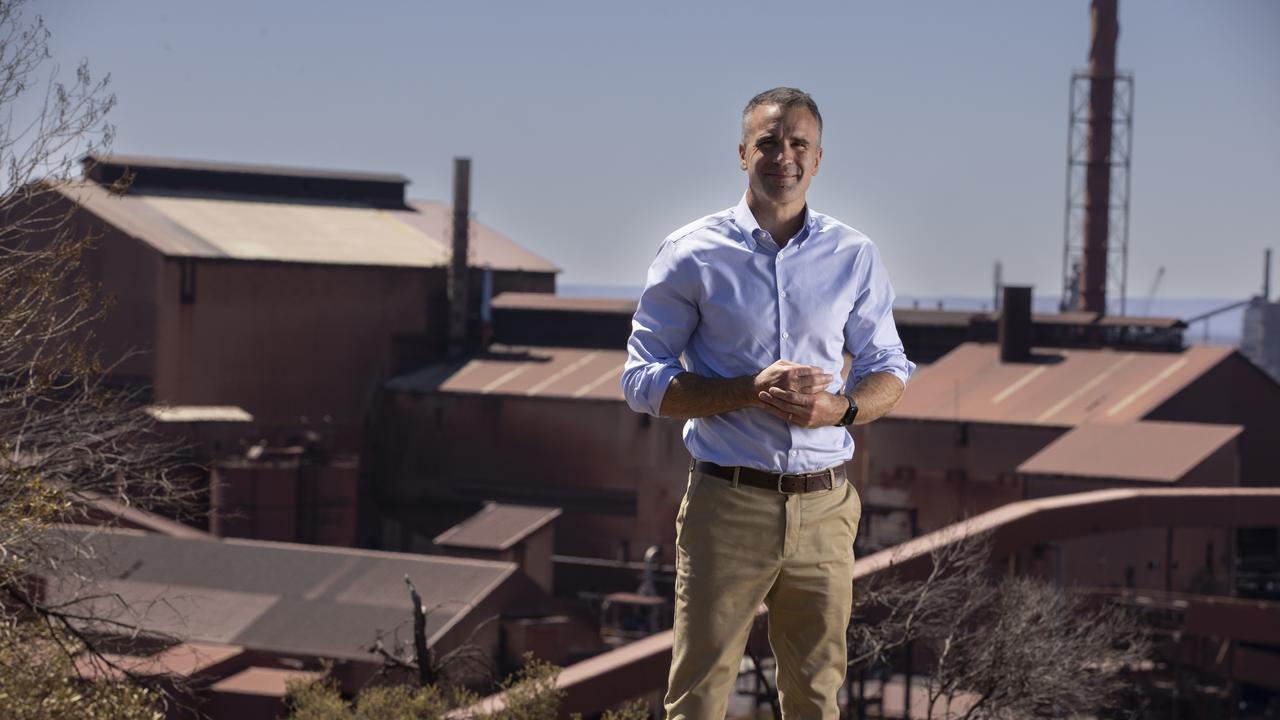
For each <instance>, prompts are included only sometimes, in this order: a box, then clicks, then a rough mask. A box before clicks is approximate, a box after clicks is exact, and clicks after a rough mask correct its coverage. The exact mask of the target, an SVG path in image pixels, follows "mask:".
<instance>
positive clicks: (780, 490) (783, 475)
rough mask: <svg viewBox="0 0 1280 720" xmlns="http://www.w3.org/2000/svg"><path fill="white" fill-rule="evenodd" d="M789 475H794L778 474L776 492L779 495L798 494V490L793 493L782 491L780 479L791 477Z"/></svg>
mask: <svg viewBox="0 0 1280 720" xmlns="http://www.w3.org/2000/svg"><path fill="white" fill-rule="evenodd" d="M791 474H794V473H778V492H779V493H781V494H783V495H799V494H800V491H799V490H797V491H795V492H787V491H786V490H783V489H782V479H783V478H785V477H786V476H787V475H791Z"/></svg>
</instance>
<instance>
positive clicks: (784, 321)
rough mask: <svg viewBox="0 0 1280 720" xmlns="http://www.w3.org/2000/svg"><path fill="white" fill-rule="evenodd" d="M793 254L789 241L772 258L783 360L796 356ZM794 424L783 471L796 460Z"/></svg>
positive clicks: (790, 429) (788, 469) (779, 350)
mask: <svg viewBox="0 0 1280 720" xmlns="http://www.w3.org/2000/svg"><path fill="white" fill-rule="evenodd" d="M794 255H795V249H794V248H793V247H792V246H791V244H790V243H788V244H787V246H786V247H784V248H782V249H781V250H779V251H778V254H777V255H776V256H774V259H773V270H774V281H775V283H774V289H775V291H776V292H777V293H778V296H777V301H778V328H777V333H778V334H777V337H778V357H779V358H781V359H783V360H793V361H794V358H795V357H797V356H796V354H795V338H793V337H792V335H791V328H792V326H793V325H794V323H793V318H792V313H791V303H790V301H789V300H788V299H787V290H788V288H790V287H791V283H790V281H789V279H790V277H791V276H792V274H793V270H792V268H794V267H795V262H794V260H792V259H791V258H792V257H793V256H794ZM795 430H796V428H795V426H794V425H792V424H790V423H787V449H786V453H787V455H786V458H785V459H784V460H783V467H782V470H783V472H790V471H791V469H792V468H793V467H794V465H795V463H796V461H797V455H798V451H797V450H796V449H795V444H796V443H795V439H796V438H795Z"/></svg>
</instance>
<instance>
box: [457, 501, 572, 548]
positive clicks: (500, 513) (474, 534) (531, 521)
mask: <svg viewBox="0 0 1280 720" xmlns="http://www.w3.org/2000/svg"><path fill="white" fill-rule="evenodd" d="M558 517H560V508H545V507H533V506H531V505H508V504H505V503H496V502H495V503H489V504H488V505H485V507H484V509H482V510H481V511H480V512H478V513H476V514H475V515H472V516H471V517H469V518H467V519H466V520H463V521H462V522H460V523H458V524H457V525H454V526H453V527H451V528H449V529H448V530H445V531H444V532H442V533H440V534H439V535H437V536H436V539H435V544H437V545H444V546H447V547H464V548H479V549H482V550H494V551H497V552H501V551H503V550H506V549H507V548H509V547H511V546H512V545H515V544H516V543H518V542H520V541H521V540H524V539H525V538H527V537H529V536H530V535H532V534H533V533H535V532H537V531H538V530H539V529H541V528H543V527H544V526H546V524H547V523H549V522H551V521H552V520H555V519H556V518H558Z"/></svg>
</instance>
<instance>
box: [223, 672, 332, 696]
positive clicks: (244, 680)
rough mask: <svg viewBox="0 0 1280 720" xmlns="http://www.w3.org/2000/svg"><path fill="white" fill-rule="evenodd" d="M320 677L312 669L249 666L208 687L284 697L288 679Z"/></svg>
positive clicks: (239, 693)
mask: <svg viewBox="0 0 1280 720" xmlns="http://www.w3.org/2000/svg"><path fill="white" fill-rule="evenodd" d="M322 677H324V673H321V672H315V671H314V670H289V669H284V668H268V667H250V668H245V669H244V670H241V671H240V672H238V673H236V674H234V675H231V676H229V677H226V678H223V679H222V680H219V681H218V682H216V683H214V684H213V685H211V686H210V688H209V689H210V690H212V691H213V692H215V693H234V694H236V695H262V696H265V697H284V694H285V691H286V690H287V689H288V684H289V681H290V680H301V681H303V682H308V681H311V680H319V679H320V678H322Z"/></svg>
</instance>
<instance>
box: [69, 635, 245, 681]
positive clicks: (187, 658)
mask: <svg viewBox="0 0 1280 720" xmlns="http://www.w3.org/2000/svg"><path fill="white" fill-rule="evenodd" d="M243 652H244V648H241V647H237V646H235V645H218V644H214V643H187V642H184V643H178V644H177V645H171V646H169V647H167V648H164V649H163V650H161V651H160V652H158V653H156V654H154V655H122V654H119V653H103V654H102V657H103V658H104V659H105V660H107V661H108V663H109V664H103V663H101V662H98V661H96V660H95V659H94V658H93V657H91V656H89V655H81V656H79V657H77V658H76V663H75V666H76V671H77V672H79V673H81V674H82V675H85V676H88V677H93V678H109V679H112V680H123V679H125V677H126V675H125V672H124V671H128V672H129V673H132V674H134V675H144V676H156V675H171V676H177V677H191V676H192V675H195V674H196V673H201V672H204V671H206V670H208V669H209V668H212V667H216V666H218V665H220V664H222V663H224V662H226V661H227V660H230V659H232V658H235V657H238V656H239V655H240V654H241V653H243Z"/></svg>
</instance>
